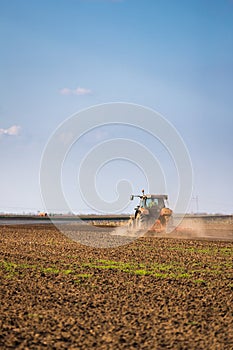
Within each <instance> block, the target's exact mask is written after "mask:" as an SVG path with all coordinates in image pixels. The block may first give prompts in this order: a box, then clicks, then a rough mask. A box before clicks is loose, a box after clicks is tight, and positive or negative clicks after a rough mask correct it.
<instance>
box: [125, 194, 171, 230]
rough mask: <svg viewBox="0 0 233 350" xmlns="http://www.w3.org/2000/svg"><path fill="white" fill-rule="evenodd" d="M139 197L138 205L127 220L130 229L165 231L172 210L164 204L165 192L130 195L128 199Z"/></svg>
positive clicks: (165, 199) (166, 197)
mask: <svg viewBox="0 0 233 350" xmlns="http://www.w3.org/2000/svg"><path fill="white" fill-rule="evenodd" d="M135 197H138V198H140V202H139V205H138V206H137V207H136V208H135V213H134V215H133V216H132V217H131V219H130V221H129V229H130V230H134V229H135V230H141V229H142V230H145V229H146V230H148V231H153V232H163V231H166V228H167V225H168V222H171V217H172V210H171V209H169V208H168V207H167V206H166V201H167V199H168V196H167V195H166V194H144V190H142V195H131V196H130V199H131V200H133V199H134V198H135Z"/></svg>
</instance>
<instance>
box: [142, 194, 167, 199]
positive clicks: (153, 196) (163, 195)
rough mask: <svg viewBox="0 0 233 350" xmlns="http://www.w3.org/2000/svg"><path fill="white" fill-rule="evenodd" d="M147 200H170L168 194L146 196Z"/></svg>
mask: <svg viewBox="0 0 233 350" xmlns="http://www.w3.org/2000/svg"><path fill="white" fill-rule="evenodd" d="M145 196H146V197H147V198H162V199H168V195H167V194H146V195H145Z"/></svg>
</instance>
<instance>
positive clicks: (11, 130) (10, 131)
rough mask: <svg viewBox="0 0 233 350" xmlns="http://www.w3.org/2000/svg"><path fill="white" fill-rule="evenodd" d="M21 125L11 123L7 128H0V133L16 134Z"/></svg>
mask: <svg viewBox="0 0 233 350" xmlns="http://www.w3.org/2000/svg"><path fill="white" fill-rule="evenodd" d="M20 130H21V127H20V126H19V125H12V126H11V127H10V128H8V129H2V128H0V135H9V136H17V135H19V133H20Z"/></svg>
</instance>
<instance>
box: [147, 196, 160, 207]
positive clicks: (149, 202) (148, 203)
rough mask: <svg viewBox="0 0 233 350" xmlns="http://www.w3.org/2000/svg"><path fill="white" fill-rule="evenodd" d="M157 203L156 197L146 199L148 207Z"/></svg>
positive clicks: (156, 205) (155, 205)
mask: <svg viewBox="0 0 233 350" xmlns="http://www.w3.org/2000/svg"><path fill="white" fill-rule="evenodd" d="M158 204H159V201H158V198H147V200H146V206H147V207H148V208H152V207H158Z"/></svg>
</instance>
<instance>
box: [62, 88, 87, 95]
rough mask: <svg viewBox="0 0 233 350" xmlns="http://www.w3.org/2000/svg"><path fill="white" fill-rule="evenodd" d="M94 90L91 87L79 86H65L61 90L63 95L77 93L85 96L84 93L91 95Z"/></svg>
mask: <svg viewBox="0 0 233 350" xmlns="http://www.w3.org/2000/svg"><path fill="white" fill-rule="evenodd" d="M91 93H92V91H91V90H90V89H86V88H82V87H77V88H76V89H69V88H63V89H61V90H60V94H61V95H77V96H83V95H90V94H91Z"/></svg>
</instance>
